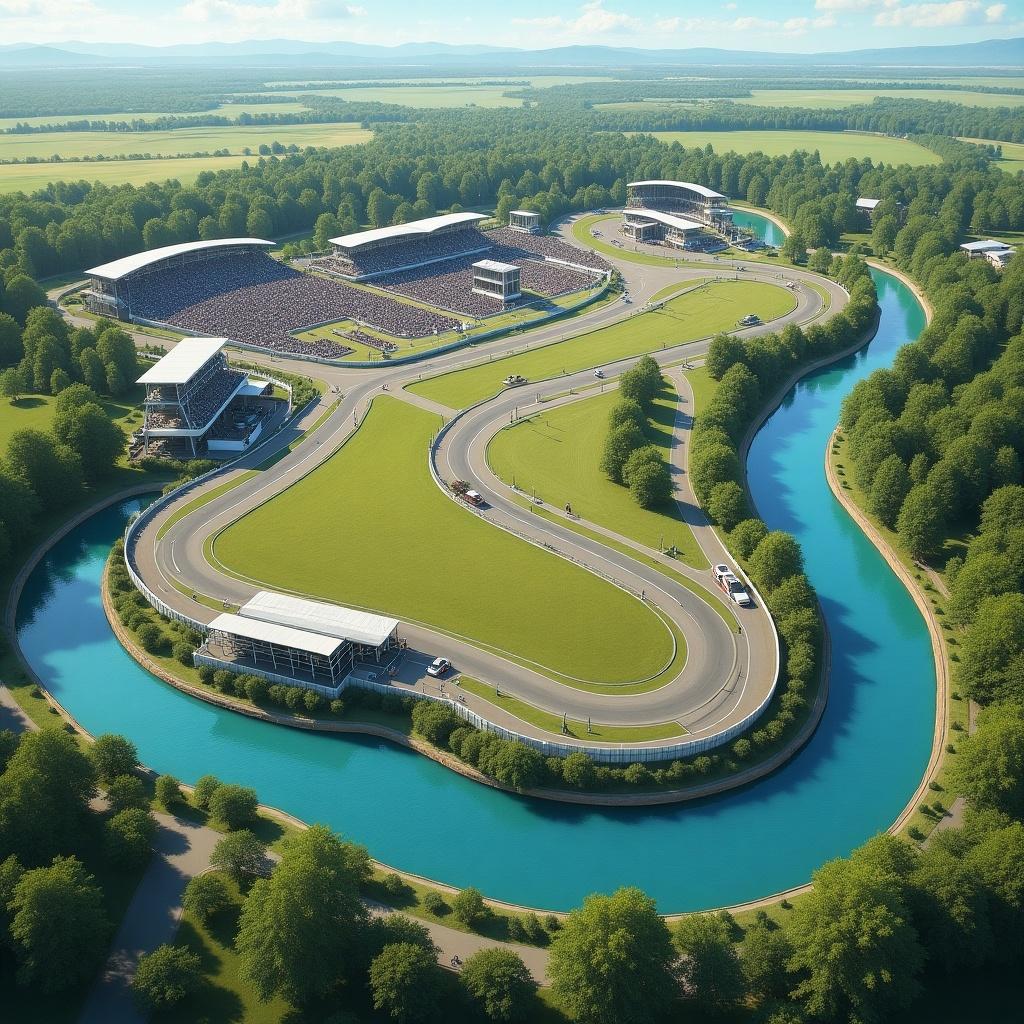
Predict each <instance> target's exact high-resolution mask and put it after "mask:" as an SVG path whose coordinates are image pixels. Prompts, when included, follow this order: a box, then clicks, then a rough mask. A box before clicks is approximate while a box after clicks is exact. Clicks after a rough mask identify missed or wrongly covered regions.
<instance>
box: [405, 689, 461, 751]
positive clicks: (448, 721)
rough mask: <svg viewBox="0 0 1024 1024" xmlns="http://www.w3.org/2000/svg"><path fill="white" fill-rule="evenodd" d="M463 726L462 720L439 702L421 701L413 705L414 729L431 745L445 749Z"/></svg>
mask: <svg viewBox="0 0 1024 1024" xmlns="http://www.w3.org/2000/svg"><path fill="white" fill-rule="evenodd" d="M461 724H462V719H461V718H459V716H458V715H457V714H456V713H455V712H454V711H452V709H451V708H449V707H446V706H445V705H444V704H441V703H439V702H438V701H432V700H420V701H417V702H416V703H415V704H414V705H413V709H412V727H413V729H414V730H415V731H416V732H417V733H419V735H420V736H422V737H423V738H424V739H425V740H427V741H428V742H429V743H433V744H434V745H435V746H438V747H443V746H445V745H446V744H447V743H448V737H449V736H450V735H451V734H452V732H453V731H454V730H455V729H457V728H458V727H459V726H460V725H461Z"/></svg>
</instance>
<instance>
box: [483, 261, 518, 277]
mask: <svg viewBox="0 0 1024 1024" xmlns="http://www.w3.org/2000/svg"><path fill="white" fill-rule="evenodd" d="M473 267H474V269H475V268H477V267H479V268H480V269H481V270H493V271H494V272H495V273H496V274H507V273H508V272H509V271H510V270H518V269H519V268H518V267H517V266H516V265H515V264H514V263H502V262H500V261H499V260H479V261H478V262H476V263H474V264H473Z"/></svg>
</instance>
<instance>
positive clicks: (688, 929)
mask: <svg viewBox="0 0 1024 1024" xmlns="http://www.w3.org/2000/svg"><path fill="white" fill-rule="evenodd" d="M673 938H674V940H675V944H676V947H677V949H678V950H679V952H680V954H681V955H682V962H681V978H682V983H683V988H684V990H685V992H686V994H687V995H688V996H689V997H690V998H691V999H693V1000H694V1002H696V1003H697V1004H698V1005H699V1006H701V1007H703V1008H705V1009H707V1010H722V1009H725V1008H727V1007H729V1006H732V1005H733V1004H735V1003H737V1002H739V1000H740V999H742V998H743V995H744V990H745V985H744V977H743V972H742V970H741V969H740V962H739V958H738V957H737V955H736V949H735V948H734V946H733V943H732V938H731V936H730V934H729V927H728V925H727V923H726V922H725V921H723V920H722V919H721V918H720V917H719V916H718V915H716V914H691V915H688V916H687V917H684V918H683V919H682V920H681V921H680V922H679V924H678V925H676V929H675V934H674V936H673Z"/></svg>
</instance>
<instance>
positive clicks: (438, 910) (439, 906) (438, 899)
mask: <svg viewBox="0 0 1024 1024" xmlns="http://www.w3.org/2000/svg"><path fill="white" fill-rule="evenodd" d="M423 909H424V910H425V911H426V912H427V913H428V914H433V915H434V916H435V917H442V916H444V915H445V914H447V913H448V904H447V903H445V901H444V899H443V898H442V896H441V894H440V893H439V892H436V891H435V890H433V889H431V890H430V891H429V892H428V893H427V894H426V895H425V896H424V897H423Z"/></svg>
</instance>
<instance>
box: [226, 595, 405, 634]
mask: <svg viewBox="0 0 1024 1024" xmlns="http://www.w3.org/2000/svg"><path fill="white" fill-rule="evenodd" d="M238 614H239V615H241V616H245V617H246V618H252V619H260V620H262V621H264V622H276V623H282V624H284V625H287V626H293V627H296V628H298V629H302V630H313V631H315V632H317V633H321V634H324V635H325V636H330V637H335V638H337V639H341V640H351V641H353V642H354V643H357V644H369V645H371V646H373V647H379V646H380V645H381V644H382V643H384V641H385V640H387V638H388V637H389V636H390V635H391V634H392V633H393V632H394V631H395V629H396V628H397V626H398V620H397V619H389V618H386V617H385V616H383V615H374V614H372V613H371V612H360V611H356V610H355V609H354V608H343V607H341V605H337V604H325V603H324V602H322V601H307V600H305V599H303V598H300V597H292V596H291V595H290V594H277V593H274V592H273V591H270V590H261V591H260V592H259V593H258V594H256V596H255V597H253V598H252V599H251V600H249V601H247V602H246V603H245V604H244V605H242V607H241V608H239V609H238Z"/></svg>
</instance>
